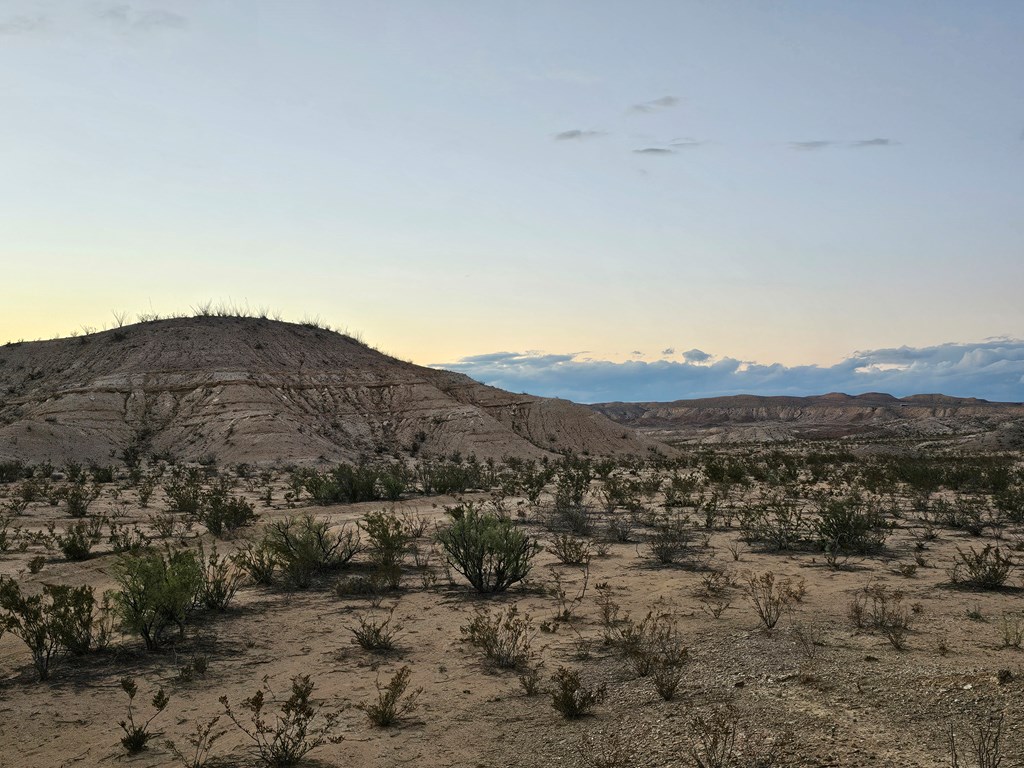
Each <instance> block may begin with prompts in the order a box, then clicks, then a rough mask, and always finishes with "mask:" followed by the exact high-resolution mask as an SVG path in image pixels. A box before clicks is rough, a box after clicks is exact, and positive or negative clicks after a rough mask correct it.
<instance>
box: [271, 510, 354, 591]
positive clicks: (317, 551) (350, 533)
mask: <svg viewBox="0 0 1024 768" xmlns="http://www.w3.org/2000/svg"><path fill="white" fill-rule="evenodd" d="M263 542H264V545H265V546H266V548H267V550H268V551H269V552H271V553H272V554H273V556H274V558H275V559H276V560H277V562H278V564H279V565H280V568H281V571H282V573H283V575H284V578H285V580H286V581H287V583H288V585H289V586H291V587H294V588H296V589H305V588H307V587H309V586H310V584H312V582H313V578H314V577H316V576H318V575H320V574H322V573H326V572H328V571H332V570H336V569H338V568H340V567H341V566H343V565H345V564H346V563H347V562H348V561H349V560H351V559H352V558H353V557H354V556H355V555H356V553H357V552H359V531H358V530H357V529H353V528H351V527H349V526H344V527H343V528H342V529H341V530H340V531H337V532H335V533H332V532H331V523H330V521H329V520H327V519H326V518H316V517H314V516H313V515H298V516H295V517H289V518H287V519H285V520H278V521H275V522H273V523H270V524H269V525H267V527H266V528H265V529H264V537H263Z"/></svg>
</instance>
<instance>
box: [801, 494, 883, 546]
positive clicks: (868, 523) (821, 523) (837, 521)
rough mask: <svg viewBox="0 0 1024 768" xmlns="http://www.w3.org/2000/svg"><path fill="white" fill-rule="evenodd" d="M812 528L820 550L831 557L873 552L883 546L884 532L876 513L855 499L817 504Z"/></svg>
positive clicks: (880, 519) (833, 500) (880, 517)
mask: <svg viewBox="0 0 1024 768" xmlns="http://www.w3.org/2000/svg"><path fill="white" fill-rule="evenodd" d="M814 527H815V533H816V535H817V537H818V543H819V545H820V546H821V548H822V549H823V550H824V551H825V552H828V553H831V554H833V555H835V554H847V553H854V554H858V555H862V554H868V553H871V552H877V551H878V550H880V549H881V548H882V547H883V546H884V545H885V536H886V531H887V530H888V526H887V525H886V522H885V520H884V518H883V517H882V515H881V514H880V513H879V512H878V511H876V510H872V509H868V508H867V507H866V505H864V504H863V503H861V502H859V501H857V500H855V499H827V500H825V501H823V502H821V503H820V505H819V508H818V520H817V522H816V523H815V526H814Z"/></svg>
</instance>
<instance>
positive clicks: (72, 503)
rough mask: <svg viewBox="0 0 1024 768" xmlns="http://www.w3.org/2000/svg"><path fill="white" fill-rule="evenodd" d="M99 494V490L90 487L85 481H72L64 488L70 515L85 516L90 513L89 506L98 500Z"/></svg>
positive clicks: (65, 501) (65, 500)
mask: <svg viewBox="0 0 1024 768" xmlns="http://www.w3.org/2000/svg"><path fill="white" fill-rule="evenodd" d="M99 495H100V494H99V491H97V490H96V488H95V487H89V486H87V485H86V484H85V483H84V482H81V483H72V484H71V485H69V486H68V487H67V488H65V489H64V493H63V496H64V504H65V505H66V506H67V508H68V515H70V516H71V517H85V516H86V515H87V514H88V513H89V506H90V505H91V504H92V503H93V502H94V501H96V499H97V497H98V496H99Z"/></svg>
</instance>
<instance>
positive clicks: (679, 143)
mask: <svg viewBox="0 0 1024 768" xmlns="http://www.w3.org/2000/svg"><path fill="white" fill-rule="evenodd" d="M706 143H707V142H706V141H697V139H690V138H685V139H672V141H670V142H669V146H670V147H677V148H678V149H696V148H697V147H703V146H704V145H705V144H706Z"/></svg>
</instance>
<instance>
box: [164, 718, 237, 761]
mask: <svg viewBox="0 0 1024 768" xmlns="http://www.w3.org/2000/svg"><path fill="white" fill-rule="evenodd" d="M219 722H220V715H217V716H215V717H212V718H210V719H209V720H207V721H206V722H205V723H204V722H201V721H197V722H196V729H195V731H194V732H193V733H192V734H191V735H190V736H189V737H188V743H189V747H191V749H189V751H188V752H183V751H182V750H181V749H180V748H179V747H178V745H177V744H176V743H175V742H174V741H172V740H171V739H167V740H166V741H165V742H164V746H165V747H167V749H169V750H170V751H171V754H173V755H174V756H175V757H176V758H178V762H180V763H181V764H182V765H184V766H185V768H205V767H206V766H207V765H209V762H208V761H209V758H210V752H211V750H212V749H213V745H214V744H216V743H217V741H218V740H219V739H220V738H221V737H222V736H224V734H225V733H227V731H226V730H223V729H221V730H215V729H216V728H217V723H219Z"/></svg>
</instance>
